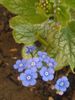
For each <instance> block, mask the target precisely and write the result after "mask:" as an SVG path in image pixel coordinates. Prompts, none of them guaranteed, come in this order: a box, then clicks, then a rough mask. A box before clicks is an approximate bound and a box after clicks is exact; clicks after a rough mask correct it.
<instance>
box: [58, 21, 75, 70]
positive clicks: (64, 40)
mask: <svg viewBox="0 0 75 100" xmlns="http://www.w3.org/2000/svg"><path fill="white" fill-rule="evenodd" d="M58 36H59V39H58V40H59V42H58V45H59V47H60V49H61V50H62V51H63V55H64V56H66V58H67V62H68V64H69V65H70V66H71V69H72V70H73V69H74V68H75V21H71V22H69V24H68V25H67V26H66V27H65V28H63V29H62V30H61V32H59V34H58Z"/></svg>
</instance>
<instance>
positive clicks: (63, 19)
mask: <svg viewBox="0 0 75 100" xmlns="http://www.w3.org/2000/svg"><path fill="white" fill-rule="evenodd" d="M0 4H2V5H4V6H5V7H6V8H7V9H8V10H9V11H10V12H12V13H14V14H16V16H15V17H13V18H12V19H11V20H10V27H11V28H12V29H13V37H14V39H15V41H16V42H17V43H23V44H24V45H29V44H31V43H34V42H35V41H36V40H39V41H40V42H41V43H42V47H43V49H45V51H47V52H48V54H49V55H50V56H51V57H53V58H55V59H56V61H57V62H58V65H57V68H56V70H59V69H61V68H62V67H64V66H66V65H70V66H71V69H72V71H73V70H74V68H75V21H72V18H73V20H74V19H75V17H74V16H72V15H73V14H72V12H71V10H72V9H75V0H43V1H41V0H0ZM42 47H41V49H42ZM22 56H23V57H26V56H27V55H24V48H23V50H22Z"/></svg>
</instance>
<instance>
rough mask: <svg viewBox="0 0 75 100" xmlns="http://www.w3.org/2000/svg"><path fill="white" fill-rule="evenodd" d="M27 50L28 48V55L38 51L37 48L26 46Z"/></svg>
mask: <svg viewBox="0 0 75 100" xmlns="http://www.w3.org/2000/svg"><path fill="white" fill-rule="evenodd" d="M25 48H26V53H27V54H30V53H32V52H33V51H34V50H35V49H36V47H35V46H26V47H25Z"/></svg>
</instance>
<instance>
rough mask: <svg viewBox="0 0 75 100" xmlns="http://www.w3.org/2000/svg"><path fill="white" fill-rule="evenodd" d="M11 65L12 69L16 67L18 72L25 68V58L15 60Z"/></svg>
mask: <svg viewBox="0 0 75 100" xmlns="http://www.w3.org/2000/svg"><path fill="white" fill-rule="evenodd" d="M13 67H14V69H18V72H22V71H23V70H24V69H25V68H26V60H25V59H22V60H17V61H16V64H14V65H13Z"/></svg>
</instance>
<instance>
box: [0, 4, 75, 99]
mask: <svg viewBox="0 0 75 100" xmlns="http://www.w3.org/2000/svg"><path fill="white" fill-rule="evenodd" d="M13 16H14V15H13V14H11V13H10V12H9V11H7V9H5V8H4V7H3V6H1V5H0V100H75V76H74V75H73V74H72V73H71V74H70V75H69V81H70V83H71V86H70V88H69V89H68V91H67V92H66V93H65V94H64V95H63V96H59V95H56V94H55V93H53V92H52V91H50V90H49V89H48V86H47V85H48V84H46V83H44V82H42V81H41V80H40V82H39V83H40V84H38V85H37V86H35V87H32V88H25V87H23V86H22V85H21V84H20V83H19V82H18V80H17V75H18V74H17V72H16V71H15V70H14V69H13V67H12V66H13V64H14V63H15V61H16V60H17V59H20V58H21V48H22V46H23V45H22V44H17V43H15V41H14V39H13V36H12V29H10V27H9V19H10V18H11V17H13Z"/></svg>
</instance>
